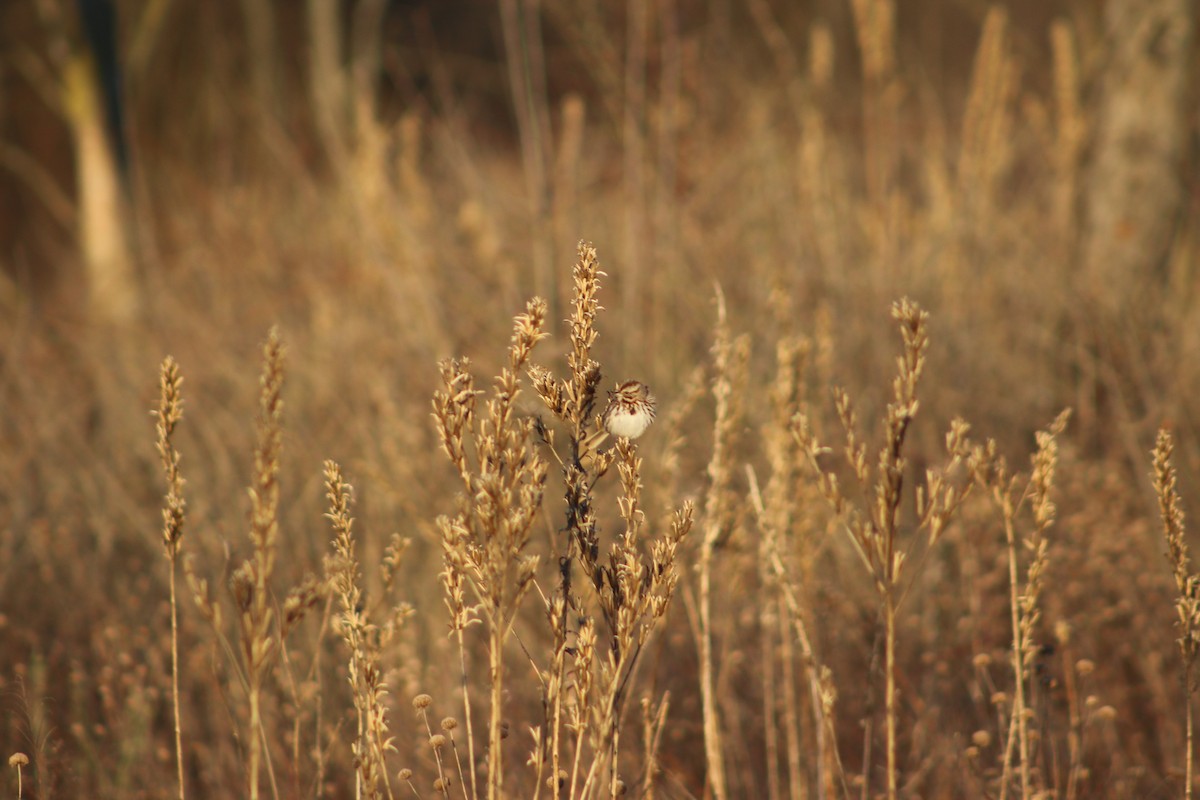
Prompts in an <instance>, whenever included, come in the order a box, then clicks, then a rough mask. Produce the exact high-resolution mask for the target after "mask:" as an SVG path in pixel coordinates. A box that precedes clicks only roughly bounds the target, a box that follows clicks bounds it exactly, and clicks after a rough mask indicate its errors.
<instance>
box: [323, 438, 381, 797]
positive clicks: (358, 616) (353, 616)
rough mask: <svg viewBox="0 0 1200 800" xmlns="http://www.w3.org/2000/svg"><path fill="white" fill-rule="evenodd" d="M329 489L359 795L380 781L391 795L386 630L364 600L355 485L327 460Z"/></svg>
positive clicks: (334, 582)
mask: <svg viewBox="0 0 1200 800" xmlns="http://www.w3.org/2000/svg"><path fill="white" fill-rule="evenodd" d="M325 488H326V497H328V499H329V512H328V513H327V514H326V516H327V517H328V518H329V520H330V522H331V523H332V524H333V532H334V540H333V551H334V555H333V557H332V558H330V559H329V561H328V562H327V563H326V574H327V580H328V582H329V584H330V585H331V587H332V589H333V592H334V594H336V595H337V599H338V601H339V602H340V604H341V608H342V613H341V617H340V619H339V628H340V630H341V634H342V638H343V639H344V640H345V642H346V645H347V646H348V647H349V649H350V663H349V675H348V680H349V682H350V688H351V690H352V691H353V693H354V709H355V711H356V712H357V715H358V720H357V728H356V730H355V740H354V742H353V743H352V744H351V746H350V749H351V752H353V753H354V766H355V769H356V776H355V796H356V797H366V798H369V800H376V798H379V797H380V796H381V794H380V790H379V784H380V782H382V784H383V791H384V792H385V793H386V794H387V796H388V797H389V798H390V797H392V787H391V783H390V781H389V780H388V774H387V758H386V753H387V752H388V751H389V750H392V751H394V750H395V748H394V747H393V745H392V739H391V737H389V736H388V725H387V714H386V711H385V709H384V706H383V701H384V698H385V697H386V696H387V686H386V685H385V684H384V683H383V679H382V678H383V670H382V667H381V665H380V655H379V653H380V647H381V641H380V631H379V628H378V627H377V626H375V625H372V624H371V623H370V621H369V619H368V617H367V611H366V608H365V606H364V605H363V603H362V591H361V590H360V589H359V587H358V559H357V557H356V556H355V554H354V530H353V525H354V519H353V517H351V516H350V502H351V491H352V490H351V488H350V485H349V484H347V483H346V482H345V481H344V479H343V478H342V470H341V467H339V466H338V465H337V464H336V463H335V462H333V461H326V462H325Z"/></svg>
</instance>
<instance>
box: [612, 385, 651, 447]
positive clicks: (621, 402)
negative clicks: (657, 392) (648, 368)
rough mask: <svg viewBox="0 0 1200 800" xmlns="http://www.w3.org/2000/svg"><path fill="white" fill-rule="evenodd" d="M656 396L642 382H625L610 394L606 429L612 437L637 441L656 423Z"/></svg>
mask: <svg viewBox="0 0 1200 800" xmlns="http://www.w3.org/2000/svg"><path fill="white" fill-rule="evenodd" d="M654 405H655V404H654V395H653V394H651V393H650V387H649V386H647V385H646V384H644V383H642V382H641V381H625V383H622V384H621V385H620V386H618V387H617V388H616V390H615V391H611V392H609V393H608V406H607V407H606V408H605V409H604V416H603V420H604V429H605V430H607V431H608V432H609V433H610V434H611V435H613V436H617V437H625V438H627V439H636V438H638V437H639V436H641V435H642V434H643V433H645V432H646V429H647V428H649V427H650V424H651V423H652V422H654Z"/></svg>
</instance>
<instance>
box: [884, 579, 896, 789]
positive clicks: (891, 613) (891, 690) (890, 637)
mask: <svg viewBox="0 0 1200 800" xmlns="http://www.w3.org/2000/svg"><path fill="white" fill-rule="evenodd" d="M884 625H885V630H884V641H885V644H884V649H885V653H886V655H885V656H884V670H885V672H886V673H887V674H886V678H885V681H886V695H885V700H884V703H885V707H886V712H887V772H888V775H887V781H888V795H887V796H888V800H896V589H895V586H894V585H889V586H888V587H887V590H886V592H885V594H884Z"/></svg>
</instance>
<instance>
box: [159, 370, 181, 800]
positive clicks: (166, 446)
mask: <svg viewBox="0 0 1200 800" xmlns="http://www.w3.org/2000/svg"><path fill="white" fill-rule="evenodd" d="M182 385H183V375H181V374H180V372H179V364H177V363H176V361H175V359H174V358H172V357H171V356H167V357H166V358H165V359H163V363H162V367H161V368H160V370H159V400H158V411H156V412H155V416H156V417H157V419H158V422H157V423H156V424H155V431H156V433H157V434H158V443H157V446H158V455H159V457H160V458H162V464H163V472H164V473H165V474H166V477H167V494H166V497H165V499H164V502H163V510H162V518H163V528H162V537H163V546H164V548H165V549H166V555H167V562H168V564H169V567H168V569H169V570H170V580H169V585H170V594H171V707H172V712H173V714H174V718H175V764H176V771H177V779H178V781H179V800H184V785H183V732H182V725H181V722H180V716H179V606H178V603H177V597H176V590H175V578H176V573H177V572H178V569H177V565H178V561H179V548H180V545H181V543H182V541H183V525H184V520H185V519H186V515H187V502H186V501H185V500H184V499H183V484H184V480H183V476H182V475H180V473H179V452H178V451H177V450H176V449H175V445H174V443H173V442H172V441H171V436H172V435H173V434H174V433H175V426H176V425H178V424H179V421H180V420H181V419H183V395H182V394H181V392H180V388H181V386H182Z"/></svg>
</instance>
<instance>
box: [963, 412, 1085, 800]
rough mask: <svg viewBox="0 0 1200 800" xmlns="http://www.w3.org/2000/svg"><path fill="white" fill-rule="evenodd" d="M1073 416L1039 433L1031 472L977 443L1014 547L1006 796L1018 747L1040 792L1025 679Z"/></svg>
mask: <svg viewBox="0 0 1200 800" xmlns="http://www.w3.org/2000/svg"><path fill="white" fill-rule="evenodd" d="M1069 417H1070V412H1069V411H1063V412H1062V413H1061V414H1059V415H1058V417H1057V418H1056V419H1055V420H1054V421H1053V422H1052V423H1051V424H1050V425H1049V427H1047V428H1046V429H1045V430H1043V431H1039V432H1038V433H1037V437H1036V438H1037V450H1036V451H1035V452H1034V454H1033V457H1032V465H1031V466H1032V469H1031V472H1030V474H1029V475H1028V476H1027V477H1025V476H1021V475H1012V474H1010V473H1009V471H1008V467H1007V465H1006V464H1005V462H1004V459H1003V458H1000V457H998V456H997V455H996V443H995V442H994V441H992V440H988V441H987V442H986V443H985V444H984V445H980V446H978V447H976V448H975V449H974V452H973V454H972V461H973V463H974V465H975V469H974V474H975V478H976V481H977V482H978V483H979V485H980V486H981V488H983V490H984V491H986V492H987V493H988V494H989V495H990V497H991V498H992V500H993V502H994V503H995V504H996V506H997V507H998V508H999V510H1000V515H1001V518H1002V519H1003V521H1004V538H1005V542H1006V544H1007V547H1008V573H1009V610H1010V614H1011V617H1012V630H1013V644H1012V666H1013V675H1014V683H1015V686H1014V691H1013V706H1012V713H1011V715H1010V717H1009V723H1008V736H1007V739H1006V742H1005V748H1004V753H1003V757H1002V762H1001V778H1000V797H1001V798H1002V799H1003V798H1006V797H1007V796H1008V790H1009V784H1010V783H1011V776H1012V769H1013V756H1014V749H1016V750H1017V751H1018V757H1019V775H1020V780H1021V797H1022V798H1025V799H1026V800H1027V798H1029V797H1032V796H1034V795H1035V794H1036V792H1034V789H1033V786H1032V773H1031V770H1030V761H1031V758H1032V746H1031V744H1030V740H1031V736H1030V731H1029V714H1028V713H1026V709H1027V708H1028V707H1029V698H1028V696H1027V693H1026V686H1025V684H1026V681H1027V680H1030V679H1031V670H1032V667H1033V660H1034V658H1035V657H1036V655H1037V651H1036V648H1035V647H1034V635H1035V633H1036V630H1037V625H1038V622H1039V621H1040V620H1041V609H1040V607H1039V605H1038V601H1039V598H1040V596H1041V590H1042V580H1043V577H1044V575H1045V571H1046V567H1047V566H1048V564H1049V541H1048V540H1047V539H1046V533H1047V531H1048V530H1049V529H1050V527H1051V526H1052V525H1053V524H1054V519H1055V514H1056V509H1055V506H1054V503H1053V502H1052V501H1051V499H1050V494H1051V490H1052V489H1053V486H1054V472H1055V468H1056V466H1057V464H1058V442H1057V438H1058V437H1059V436H1060V435H1062V432H1063V431H1064V430H1065V429H1066V426H1067V420H1068V418H1069ZM1026 505H1028V506H1029V509H1030V513H1031V515H1032V517H1033V525H1032V528H1031V530H1030V532H1029V534H1028V535H1027V536H1025V537H1024V538H1023V539H1021V540H1020V542H1018V537H1017V533H1016V527H1017V518H1018V516H1019V515H1020V513H1021V511H1022V510H1023V508H1024V507H1025V506H1026ZM1018 543H1020V544H1021V545H1022V546H1023V547H1024V548H1025V549H1026V550H1028V551H1029V552H1031V553H1032V554H1033V555H1032V558H1031V559H1030V562H1029V565H1028V567H1027V568H1026V572H1025V583H1024V586H1023V587H1022V584H1021V580H1020V577H1019V574H1020V560H1019V558H1018Z"/></svg>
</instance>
